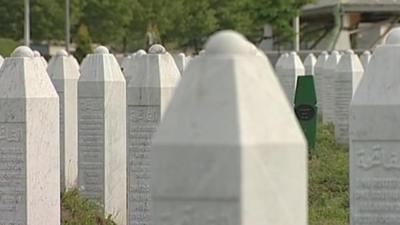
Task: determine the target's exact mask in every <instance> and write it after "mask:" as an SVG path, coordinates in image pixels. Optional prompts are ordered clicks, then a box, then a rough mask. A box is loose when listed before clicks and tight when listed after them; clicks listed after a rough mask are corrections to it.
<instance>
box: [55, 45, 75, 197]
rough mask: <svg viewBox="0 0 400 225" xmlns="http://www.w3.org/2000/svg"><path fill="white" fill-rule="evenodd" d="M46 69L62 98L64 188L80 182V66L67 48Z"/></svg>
mask: <svg viewBox="0 0 400 225" xmlns="http://www.w3.org/2000/svg"><path fill="white" fill-rule="evenodd" d="M50 61H51V62H50V64H49V66H48V68H47V72H48V74H49V76H50V79H51V81H52V82H53V85H54V87H55V88H56V91H57V93H58V96H59V99H60V162H61V163H60V167H61V168H60V169H61V170H60V179H61V191H64V190H68V189H71V188H76V187H77V182H78V180H77V179H78V79H79V76H80V73H79V66H77V65H76V63H75V61H74V58H73V57H72V56H68V53H67V52H66V51H65V50H61V51H59V52H58V53H57V54H56V56H54V57H53V58H52V60H50Z"/></svg>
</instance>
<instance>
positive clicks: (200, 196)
mask: <svg viewBox="0 0 400 225" xmlns="http://www.w3.org/2000/svg"><path fill="white" fill-rule="evenodd" d="M206 49H207V50H206V54H205V55H204V56H202V57H199V58H197V59H194V60H193V61H192V62H191V63H190V65H189V66H188V67H187V68H186V70H185V74H184V76H183V78H182V80H181V82H180V84H179V86H178V88H177V90H176V92H175V96H174V98H173V100H172V101H171V104H170V107H169V108H168V110H167V112H166V113H165V115H164V119H163V121H162V123H161V125H160V127H159V129H158V131H157V134H156V136H155V139H154V142H153V145H152V157H153V158H152V170H153V176H152V185H153V188H152V199H153V213H154V214H153V215H154V217H153V225H175V224H208V225H211V224H236V225H265V224H274V225H293V224H297V225H305V224H307V149H306V141H305V140H304V137H303V134H302V133H301V130H300V127H299V125H298V123H297V121H296V118H295V116H294V113H293V109H292V108H291V106H290V105H289V103H288V101H287V98H286V96H285V94H284V93H283V91H282V89H281V87H280V85H279V81H278V79H277V78H276V76H275V74H274V71H273V68H272V66H271V65H270V63H269V62H268V60H267V59H266V57H260V56H259V55H256V54H255V52H254V50H252V48H251V47H250V43H249V42H248V41H247V40H246V39H245V38H244V37H243V36H242V35H240V34H237V33H236V32H232V31H223V32H219V33H217V34H215V35H214V36H212V37H211V38H210V40H209V41H208V43H207V44H206Z"/></svg>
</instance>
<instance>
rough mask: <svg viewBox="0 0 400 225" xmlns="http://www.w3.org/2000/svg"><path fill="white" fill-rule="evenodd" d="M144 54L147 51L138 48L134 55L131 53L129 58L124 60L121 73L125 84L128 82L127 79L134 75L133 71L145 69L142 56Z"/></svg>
mask: <svg viewBox="0 0 400 225" xmlns="http://www.w3.org/2000/svg"><path fill="white" fill-rule="evenodd" d="M146 54H147V53H146V52H145V51H144V50H139V51H137V52H136V53H135V54H134V55H132V56H131V57H130V58H129V60H127V61H126V62H125V66H124V67H123V73H124V76H125V80H126V83H127V84H129V81H130V80H131V79H132V76H134V73H135V72H137V71H143V70H145V69H146V62H145V57H144V56H146ZM127 86H128V85H127Z"/></svg>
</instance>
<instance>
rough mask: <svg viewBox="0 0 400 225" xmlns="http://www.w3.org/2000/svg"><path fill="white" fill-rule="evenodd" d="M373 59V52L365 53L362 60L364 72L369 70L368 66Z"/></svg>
mask: <svg viewBox="0 0 400 225" xmlns="http://www.w3.org/2000/svg"><path fill="white" fill-rule="evenodd" d="M371 57H372V55H371V52H369V51H365V52H364V53H363V54H362V55H361V57H360V60H361V63H362V65H363V68H364V71H365V70H367V66H368V64H369V61H371Z"/></svg>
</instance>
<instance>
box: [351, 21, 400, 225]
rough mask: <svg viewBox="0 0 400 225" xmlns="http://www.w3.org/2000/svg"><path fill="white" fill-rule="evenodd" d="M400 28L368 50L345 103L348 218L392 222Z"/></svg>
mask: <svg viewBox="0 0 400 225" xmlns="http://www.w3.org/2000/svg"><path fill="white" fill-rule="evenodd" d="M399 58H400V29H399V28H396V29H394V30H393V31H391V33H389V36H388V39H387V40H386V44H384V45H381V46H378V47H377V49H376V50H375V51H374V57H372V59H371V61H370V63H369V65H368V69H367V71H366V72H365V75H364V77H363V79H362V81H361V82H360V85H359V87H358V90H357V92H356V93H355V95H354V97H353V101H352V103H351V107H350V110H351V112H350V113H351V116H350V222H351V224H352V225H359V224H373V225H387V224H398V222H399V221H400V217H399V205H400V198H399V196H400V151H399V149H400V132H399V128H400V113H399V112H400V98H399V96H400V89H399V86H400V80H399V71H400V63H399Z"/></svg>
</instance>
